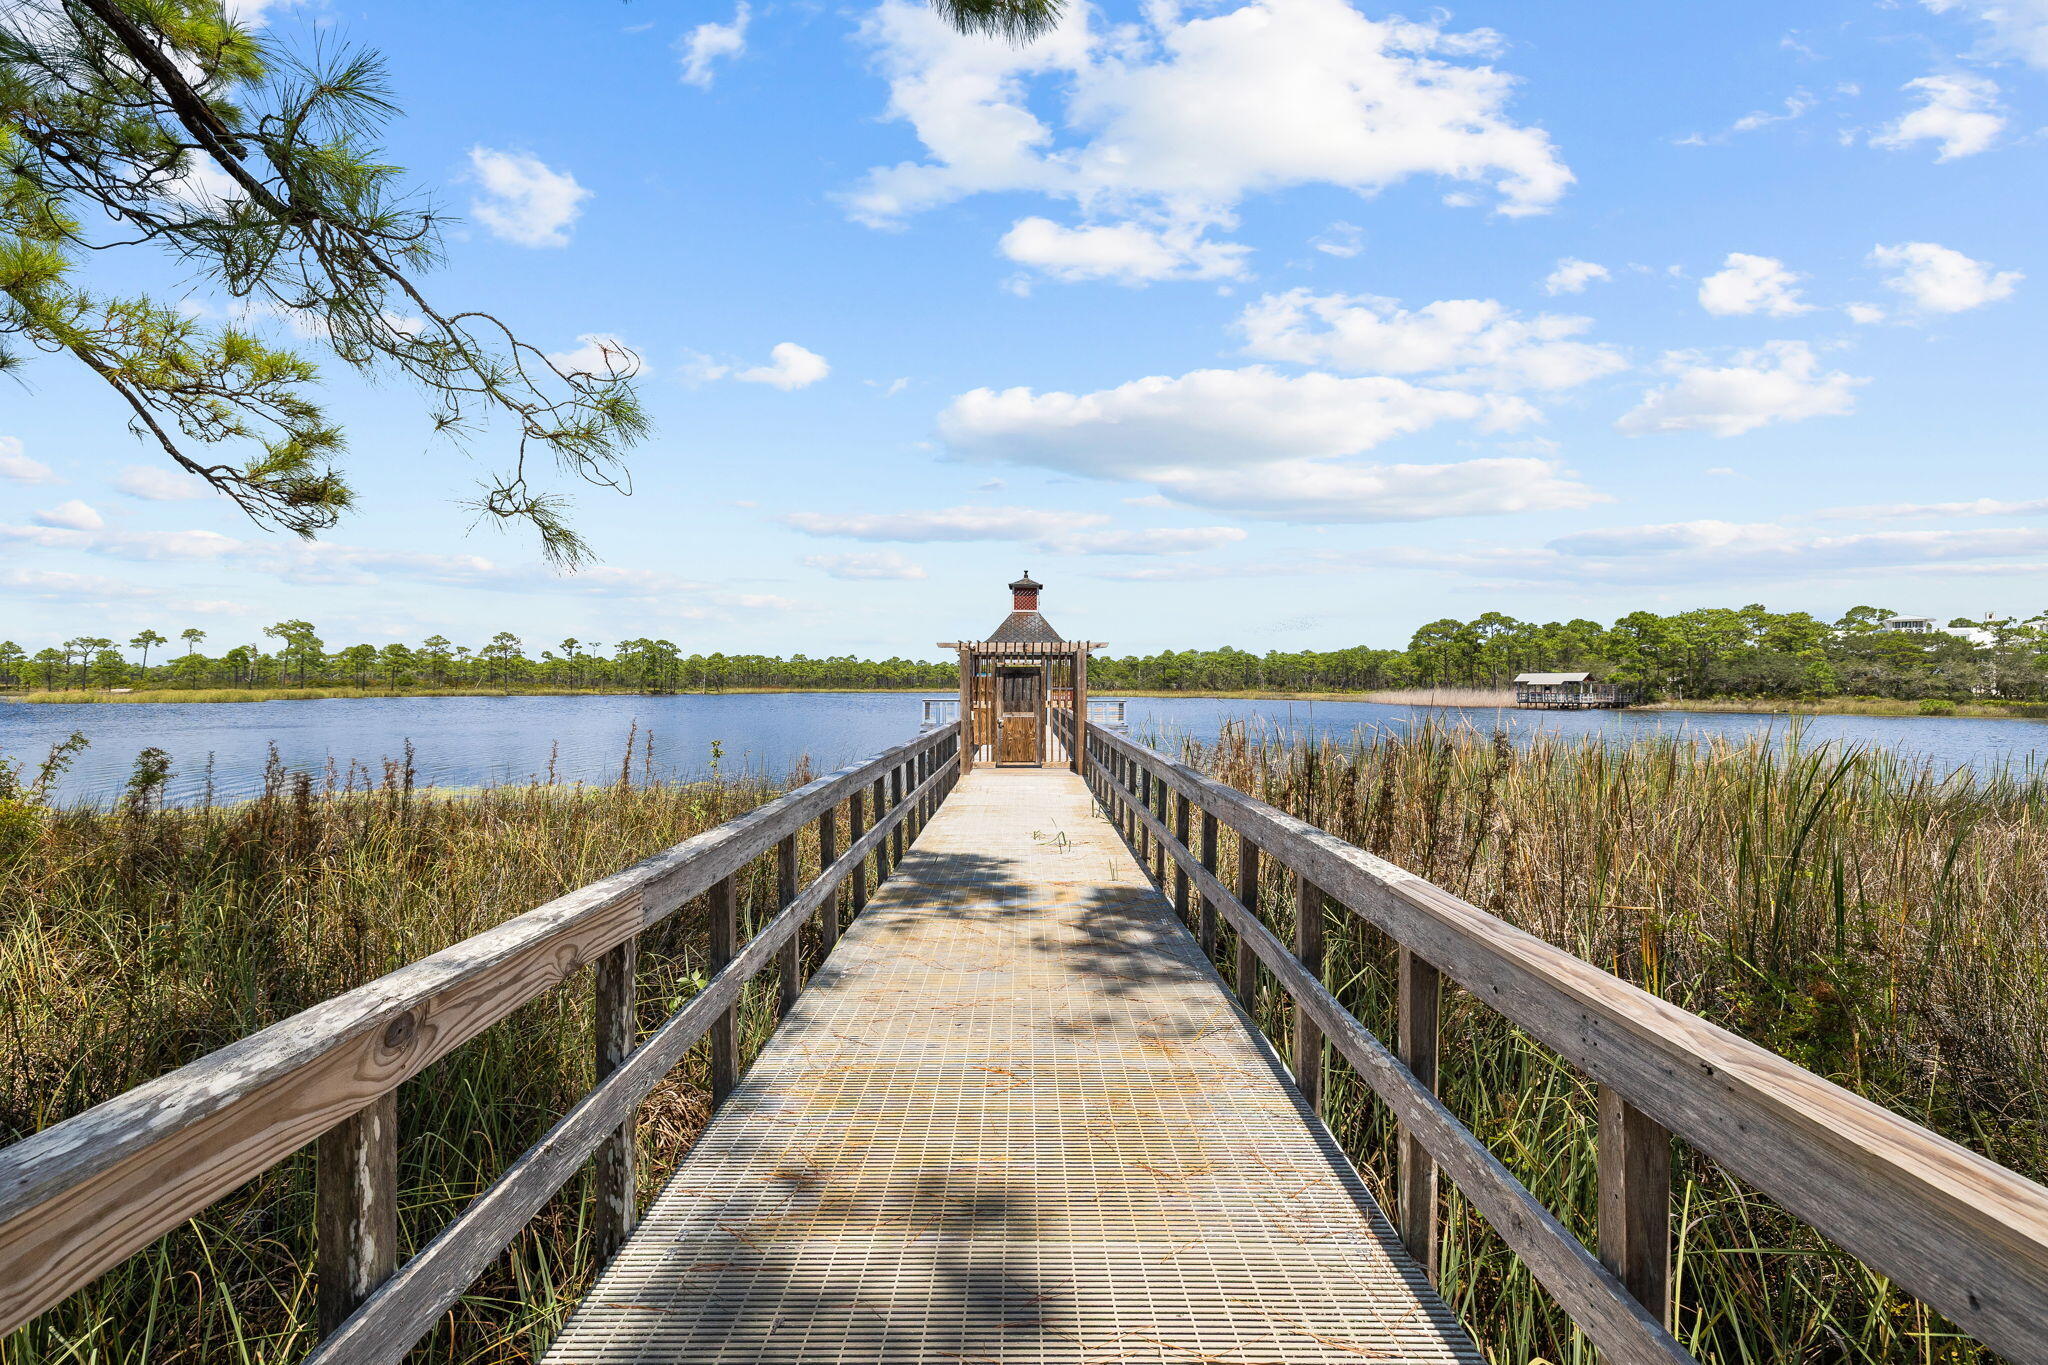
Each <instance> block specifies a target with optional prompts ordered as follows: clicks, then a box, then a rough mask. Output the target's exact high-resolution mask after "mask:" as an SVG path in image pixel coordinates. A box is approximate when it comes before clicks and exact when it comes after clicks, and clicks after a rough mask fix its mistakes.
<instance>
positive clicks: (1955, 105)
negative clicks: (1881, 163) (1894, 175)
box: [1870, 74, 2005, 161]
mask: <svg viewBox="0 0 2048 1365" xmlns="http://www.w3.org/2000/svg"><path fill="white" fill-rule="evenodd" d="M1901 88H1902V89H1904V90H1906V91H1907V92H1908V93H1910V94H1911V95H1913V96H1914V97H1915V98H1916V99H1918V100H1919V101H1920V105H1919V107H1918V108H1916V109H1912V110H1909V111H1907V112H1906V113H1905V114H1903V115H1901V116H1900V117H1899V118H1897V119H1895V120H1893V121H1892V122H1891V123H1888V124H1886V125H1885V126H1884V127H1883V128H1882V129H1880V130H1879V131H1878V132H1876V133H1874V134H1872V135H1871V139H1870V142H1871V145H1872V146H1875V147H1887V148H1890V149H1891V150H1892V151H1904V150H1905V149H1907V148H1908V147H1911V146H1912V145H1913V144H1914V143H1916V142H1938V143H1940V144H1941V150H1940V151H1939V152H1938V153H1937V154H1936V156H1935V160H1937V161H1954V160H1955V159H1956V158H1957V157H1962V156H1974V155H1976V154H1977V153H1978V152H1981V151H1983V150H1984V149H1985V148H1986V147H1989V146H1990V145H1991V144H1992V143H1993V142H1995V141H1996V140H1997V139H1998V135H1999V133H2000V132H2002V131H2003V130H2004V128H2005V114H2004V112H2003V111H2002V109H2001V106H2000V105H1999V103H1998V83H1997V82H1995V81H1992V80H1989V79H1987V78H1986V77H1983V76H1969V75H1961V74H1957V75H1948V76H1922V77H1920V78H1919V79H1918V80H1913V81H1907V82H1906V84H1905V85H1904V86H1903V87H1901Z"/></svg>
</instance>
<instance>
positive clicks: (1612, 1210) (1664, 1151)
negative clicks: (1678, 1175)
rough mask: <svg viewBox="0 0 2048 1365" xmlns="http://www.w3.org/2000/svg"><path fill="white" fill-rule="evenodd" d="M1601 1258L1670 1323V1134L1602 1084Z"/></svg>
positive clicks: (1652, 1309)
mask: <svg viewBox="0 0 2048 1365" xmlns="http://www.w3.org/2000/svg"><path fill="white" fill-rule="evenodd" d="M1599 1169H1600V1199H1599V1204H1600V1260H1601V1262H1602V1263H1603V1264H1605V1265H1606V1267H1607V1268H1608V1269H1609V1270H1611V1271H1613V1272H1614V1274H1615V1277H1616V1278H1617V1279H1619V1280H1620V1281H1621V1282H1622V1283H1623V1284H1624V1285H1626V1286H1628V1291H1629V1293H1631V1294H1633V1295H1635V1296H1636V1299H1637V1301H1638V1302H1640V1303H1641V1304H1642V1305H1643V1306H1644V1307H1645V1308H1648V1309H1649V1310H1650V1311H1651V1312H1653V1313H1655V1314H1656V1315H1657V1316H1658V1317H1659V1318H1660V1319H1661V1320H1662V1321H1663V1322H1664V1323H1665V1324H1666V1325H1669V1323H1670V1322H1671V1134H1669V1133H1668V1132H1666V1131H1664V1128H1663V1125H1661V1124H1659V1123H1658V1122H1657V1121H1656V1120H1655V1119H1653V1118H1651V1117H1650V1116H1649V1115H1647V1114H1645V1113H1644V1112H1643V1111H1642V1110H1640V1109H1638V1108H1636V1107H1635V1106H1634V1105H1632V1104H1630V1103H1629V1102H1628V1101H1627V1100H1625V1099H1623V1098H1622V1097H1621V1094H1620V1092H1618V1091H1616V1090H1614V1089H1613V1088H1612V1087H1610V1086H1605V1085H1603V1086H1601V1087H1600V1151H1599Z"/></svg>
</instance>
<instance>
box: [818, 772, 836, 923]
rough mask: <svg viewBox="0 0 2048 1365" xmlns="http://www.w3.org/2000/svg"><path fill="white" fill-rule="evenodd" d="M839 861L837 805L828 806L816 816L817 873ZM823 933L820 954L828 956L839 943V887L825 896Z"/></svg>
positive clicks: (823, 871) (822, 873) (820, 874)
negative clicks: (821, 813)
mask: <svg viewBox="0 0 2048 1365" xmlns="http://www.w3.org/2000/svg"><path fill="white" fill-rule="evenodd" d="M838 861H839V807H837V806H832V807H829V808H828V809H827V810H826V811H825V813H824V814H823V815H821V816H819V817H818V875H819V876H821V877H822V876H824V875H825V869H826V868H828V867H830V866H832V864H834V863H836V862H838ZM822 933H823V935H824V937H823V939H822V940H821V942H822V947H821V948H820V950H819V953H820V956H830V955H831V952H832V950H833V949H834V948H835V947H837V946H838V944H839V888H838V887H836V886H835V887H833V888H832V890H831V891H830V892H829V893H827V894H826V896H825V920H824V928H823V930H822Z"/></svg>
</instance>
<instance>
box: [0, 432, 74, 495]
mask: <svg viewBox="0 0 2048 1365" xmlns="http://www.w3.org/2000/svg"><path fill="white" fill-rule="evenodd" d="M22 451H23V447H22V444H21V438H20V437H19V436H0V479H8V480H11V481H12V482H14V483H62V482H63V480H61V479H59V478H58V477H57V475H56V473H55V471H53V470H52V469H51V468H50V467H49V466H48V465H46V464H44V463H43V462H42V461H41V460H31V459H30V458H29V457H28V456H27V455H25V454H23V453H22Z"/></svg>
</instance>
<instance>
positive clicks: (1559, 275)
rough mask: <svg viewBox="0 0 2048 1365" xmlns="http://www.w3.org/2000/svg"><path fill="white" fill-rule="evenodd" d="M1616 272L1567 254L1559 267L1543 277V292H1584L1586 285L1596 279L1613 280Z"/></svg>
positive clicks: (1552, 293)
mask: <svg viewBox="0 0 2048 1365" xmlns="http://www.w3.org/2000/svg"><path fill="white" fill-rule="evenodd" d="M1613 278H1614V272H1612V271H1610V270H1609V269H1608V268H1607V267H1606V266H1604V265H1597V264H1595V263H1594V262H1592V261H1582V260H1580V259H1579V258H1578V257H1576V256H1566V257H1564V258H1563V259H1561V260H1560V261H1558V263H1557V269H1555V270H1553V271H1551V272H1550V273H1549V274H1548V275H1545V276H1544V277H1543V292H1544V293H1546V294H1550V295H1552V296H1555V295H1558V294H1583V293H1585V292H1586V286H1587V285H1589V284H1591V283H1593V281H1595V280H1611V279H1613Z"/></svg>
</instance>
